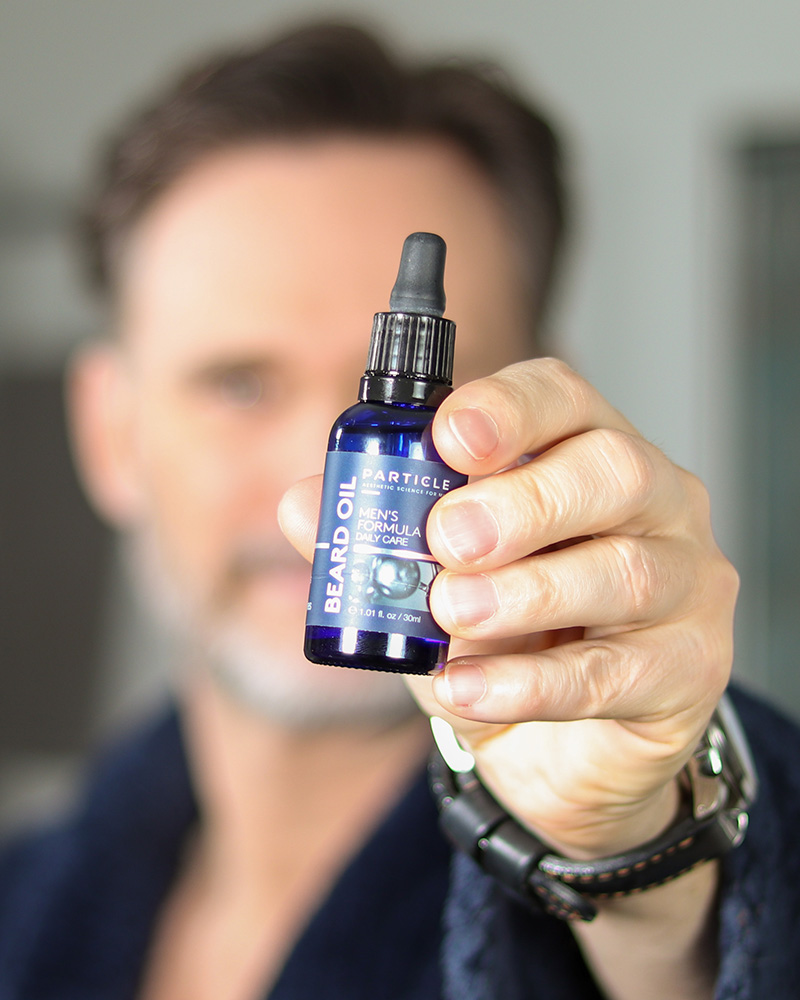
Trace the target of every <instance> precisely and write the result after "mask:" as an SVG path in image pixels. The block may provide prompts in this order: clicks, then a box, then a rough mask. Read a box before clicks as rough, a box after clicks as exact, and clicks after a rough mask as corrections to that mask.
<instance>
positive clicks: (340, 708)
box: [208, 629, 419, 729]
mask: <svg viewBox="0 0 800 1000" xmlns="http://www.w3.org/2000/svg"><path fill="white" fill-rule="evenodd" d="M208 654H209V660H208V662H209V667H210V670H211V673H212V676H213V677H214V678H215V680H216V681H217V683H218V684H219V685H220V686H221V687H222V688H223V690H224V691H225V692H226V693H227V694H228V695H229V696H230V697H232V698H233V699H234V700H235V701H236V702H237V703H239V704H241V705H242V706H244V707H245V708H248V709H250V710H251V711H253V712H255V713H256V714H258V715H260V716H261V717H262V718H264V719H267V720H269V721H270V722H272V723H276V724H280V725H284V726H289V727H292V728H298V729H323V728H329V727H337V728H339V727H350V726H372V727H375V726H380V727H390V726H394V725H397V724H398V723H401V722H404V721H405V720H406V719H408V718H410V717H411V716H412V715H414V714H415V713H417V712H418V711H419V709H418V708H417V705H416V702H415V701H414V699H413V698H412V696H411V694H410V692H409V690H408V688H407V687H406V685H405V684H404V682H403V680H402V678H401V677H400V676H398V675H396V674H387V673H378V672H377V671H376V672H371V671H362V670H359V671H358V673H359V674H360V675H361V676H359V677H358V678H352V679H351V678H350V677H346V676H341V672H342V671H343V670H346V668H342V667H323V666H317V665H312V664H310V663H307V662H304V663H303V664H297V665H295V664H293V663H292V662H291V660H292V658H293V657H291V656H286V655H284V656H281V654H280V652H278V651H272V652H271V651H270V650H268V649H266V648H265V647H264V645H263V644H262V643H261V642H258V643H256V642H254V641H253V640H251V639H250V637H249V636H248V635H246V634H245V633H244V632H243V631H237V630H235V629H227V630H219V632H218V633H217V635H216V636H215V639H214V641H213V643H212V645H211V646H210V647H209V649H208ZM310 671H313V673H311V676H309V673H310ZM317 672H319V673H318V674H317ZM347 672H348V673H349V670H348V671H347ZM317 680H319V683H317ZM351 681H356V682H355V683H352V682H351Z"/></svg>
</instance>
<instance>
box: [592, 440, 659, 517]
mask: <svg viewBox="0 0 800 1000" xmlns="http://www.w3.org/2000/svg"><path fill="white" fill-rule="evenodd" d="M590 434H591V437H592V443H593V445H594V454H595V458H596V461H597V462H598V463H599V464H600V465H601V467H602V471H603V472H604V473H605V474H606V477H610V478H611V481H612V482H613V484H614V485H615V486H616V487H617V488H618V489H619V490H620V491H621V492H622V494H623V495H624V496H625V497H627V498H628V499H629V500H631V501H633V502H641V501H643V500H645V499H647V498H648V497H650V496H651V495H652V493H653V491H654V490H655V488H656V481H657V472H656V466H655V462H654V461H653V459H652V457H651V455H650V454H649V451H648V449H647V447H646V445H645V442H644V441H643V440H642V439H641V438H636V437H634V436H633V435H632V434H627V433H626V432H625V431H620V430H616V429H613V428H602V429H600V430H596V431H591V432H590Z"/></svg>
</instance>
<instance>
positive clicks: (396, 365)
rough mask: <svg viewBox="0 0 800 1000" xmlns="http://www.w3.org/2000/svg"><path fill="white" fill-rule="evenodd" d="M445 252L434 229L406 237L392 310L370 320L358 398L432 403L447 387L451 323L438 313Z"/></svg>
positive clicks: (441, 304)
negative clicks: (365, 364)
mask: <svg viewBox="0 0 800 1000" xmlns="http://www.w3.org/2000/svg"><path fill="white" fill-rule="evenodd" d="M446 253H447V246H446V244H445V242H444V240H443V239H442V238H441V236H437V235H435V234H434V233H412V234H411V235H410V236H408V237H406V240H405V242H404V244H403V252H402V254H401V257H400V269H399V271H398V273H397V281H396V282H395V285H394V288H393V289H392V294H391V297H390V299H389V309H390V310H391V311H390V312H385V313H376V314H375V319H374V321H373V324H372V337H371V340H370V347H369V356H368V358H367V368H366V371H365V372H364V378H363V379H362V380H361V393H360V398H361V399H362V400H374V401H382V402H406V403H428V404H430V405H435V404H436V403H437V402H438V401H440V399H441V398H443V397H444V395H446V394H447V392H448V391H449V387H450V386H451V385H452V381H453V346H454V342H455V333H456V327H455V323H453V322H452V321H451V320H449V319H444V318H443V316H444V309H445V301H446V300H445V294H444V262H445V255H446Z"/></svg>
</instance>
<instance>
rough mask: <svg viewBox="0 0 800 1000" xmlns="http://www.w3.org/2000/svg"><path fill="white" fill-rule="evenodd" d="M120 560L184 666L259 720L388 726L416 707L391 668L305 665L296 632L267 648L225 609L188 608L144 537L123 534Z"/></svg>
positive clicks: (321, 725) (329, 725)
mask: <svg viewBox="0 0 800 1000" xmlns="http://www.w3.org/2000/svg"><path fill="white" fill-rule="evenodd" d="M123 559H124V562H125V565H126V570H127V572H128V574H129V578H130V579H131V581H132V585H133V587H134V589H135V591H136V592H137V593H138V595H139V599H140V602H141V605H142V607H143V608H144V609H145V611H146V613H148V614H149V615H150V616H151V617H152V618H153V619H154V620H155V621H156V624H157V625H158V627H159V629H160V630H161V631H162V632H163V633H165V634H166V636H167V637H168V639H169V643H168V644H169V646H170V648H171V649H172V650H173V652H174V654H175V658H176V659H177V660H178V661H179V662H180V663H182V664H183V670H184V672H187V671H188V672H191V671H196V670H207V671H209V672H210V675H211V676H212V677H213V679H214V681H215V682H216V683H217V684H218V685H219V686H220V689H221V690H222V691H223V692H224V693H225V694H226V695H227V696H228V697H230V698H231V699H233V700H234V701H235V702H236V703H237V704H240V705H242V706H243V707H244V708H247V709H248V710H249V711H251V712H253V713H254V714H256V715H258V716H260V717H261V718H263V719H264V720H265V721H268V722H271V723H273V724H277V725H281V726H288V727H292V728H298V729H324V728H340V727H349V726H371V727H391V726H394V725H397V724H399V723H401V722H403V721H405V720H406V719H408V718H410V717H411V716H412V715H414V714H415V713H416V712H418V711H419V709H418V708H417V705H416V702H415V701H414V699H413V698H412V696H411V694H410V692H409V690H408V688H407V687H406V685H405V683H404V682H403V680H402V678H401V677H400V676H399V675H397V674H389V673H379V672H377V671H369V670H360V669H358V670H350V669H345V668H341V667H324V666H319V665H317V664H312V663H310V662H308V661H307V660H306V659H305V657H304V656H303V654H302V651H301V649H300V648H299V647H300V639H299V637H298V648H297V649H294V648H292V649H287V648H281V646H280V645H276V646H274V647H273V646H271V645H270V644H269V642H268V641H266V642H265V641H264V640H263V639H262V638H260V637H259V638H255V637H254V636H252V635H251V634H250V633H248V632H247V630H246V629H245V628H243V627H240V626H237V625H236V624H235V623H234V622H231V621H226V620H225V610H223V611H222V612H221V614H220V615H219V616H217V615H214V614H213V613H212V612H211V611H208V612H207V613H206V614H203V613H202V612H198V610H197V609H193V608H190V607H189V606H188V601H187V600H186V598H185V596H184V595H183V594H182V593H181V592H180V588H179V587H178V585H177V583H176V582H175V581H174V580H173V579H171V577H170V575H169V573H168V572H167V570H166V568H165V567H164V565H163V560H162V558H161V556H160V553H159V552H158V551H157V548H156V545H155V544H154V539H153V538H152V537H149V536H147V535H144V534H139V535H137V536H136V537H131V538H128V539H126V544H125V546H124V550H123ZM214 618H217V619H218V620H216V621H214V620H213V619H214ZM201 619H205V620H202V621H200V620H201ZM220 619H221V620H220ZM352 675H356V676H352ZM176 679H177V678H176V676H175V674H174V672H173V677H172V680H173V681H175V680H176Z"/></svg>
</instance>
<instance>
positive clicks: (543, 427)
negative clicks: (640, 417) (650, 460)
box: [433, 358, 638, 476]
mask: <svg viewBox="0 0 800 1000" xmlns="http://www.w3.org/2000/svg"><path fill="white" fill-rule="evenodd" d="M601 427H603V428H613V429H616V430H621V431H625V432H627V433H629V434H637V433H638V432H637V431H636V428H635V427H633V426H632V425H631V424H630V423H629V422H628V421H627V420H626V419H625V418H624V417H623V416H622V414H621V413H620V412H619V411H618V410H615V409H614V407H613V406H611V404H610V403H608V402H607V401H606V400H605V399H604V398H603V397H602V396H601V395H600V393H599V392H598V391H597V390H596V389H595V388H594V387H593V386H592V385H590V384H589V383H588V382H587V381H586V379H584V378H582V377H581V376H580V375H578V373H577V372H575V371H573V370H572V369H571V368H570V367H569V365H567V364H565V363H564V362H563V361H560V360H559V359H557V358H535V359H533V360H531V361H522V362H519V363H518V364H515V365H509V367H508V368H504V369H503V370H502V371H500V372H498V373H497V374H495V375H490V376H489V377H488V378H482V379H477V380H476V381H474V382H469V383H467V384H466V385H463V386H460V387H459V388H458V389H456V390H455V392H453V393H452V394H451V395H450V396H448V397H447V399H446V400H445V401H444V402H443V403H442V405H441V406H440V407H439V409H438V411H437V413H436V417H435V419H434V422H433V440H434V444H435V445H436V450H437V451H438V452H439V454H440V455H441V457H442V459H443V460H444V461H445V462H447V464H448V465H450V466H451V467H452V468H454V469H457V470H458V471H459V472H464V473H467V474H468V475H472V476H486V475H491V474H492V473H493V472H498V471H499V470H500V469H504V468H506V466H509V465H511V464H513V463H515V462H516V461H517V459H518V458H519V457H520V455H524V454H527V453H536V452H539V451H544V450H545V449H546V448H549V447H551V446H552V445H554V444H557V443H558V442H559V441H563V440H564V439H565V438H569V437H573V436H574V435H576V434H581V433H582V432H584V431H588V430H593V429H595V428H601Z"/></svg>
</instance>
